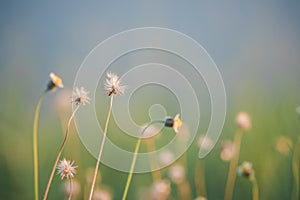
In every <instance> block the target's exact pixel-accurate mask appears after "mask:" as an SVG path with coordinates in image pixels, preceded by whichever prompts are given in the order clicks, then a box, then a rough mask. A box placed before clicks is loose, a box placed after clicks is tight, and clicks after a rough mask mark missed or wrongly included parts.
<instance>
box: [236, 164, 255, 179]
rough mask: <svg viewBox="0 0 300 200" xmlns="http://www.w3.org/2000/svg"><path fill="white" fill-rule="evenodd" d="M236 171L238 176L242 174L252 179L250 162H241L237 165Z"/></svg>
mask: <svg viewBox="0 0 300 200" xmlns="http://www.w3.org/2000/svg"><path fill="white" fill-rule="evenodd" d="M237 173H238V175H240V176H244V177H246V178H249V179H252V178H253V177H254V170H253V168H252V163H250V162H247V161H245V162H243V163H242V164H241V165H240V166H238V168H237Z"/></svg>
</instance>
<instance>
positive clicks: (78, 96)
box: [72, 87, 90, 106]
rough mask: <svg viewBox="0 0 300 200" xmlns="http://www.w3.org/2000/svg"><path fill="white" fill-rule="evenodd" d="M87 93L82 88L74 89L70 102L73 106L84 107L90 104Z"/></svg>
mask: <svg viewBox="0 0 300 200" xmlns="http://www.w3.org/2000/svg"><path fill="white" fill-rule="evenodd" d="M88 94H89V92H88V91H86V90H85V89H84V88H83V87H80V89H79V88H75V90H74V92H73V95H72V102H73V103H75V105H77V106H78V105H86V104H88V103H90V97H89V96H88Z"/></svg>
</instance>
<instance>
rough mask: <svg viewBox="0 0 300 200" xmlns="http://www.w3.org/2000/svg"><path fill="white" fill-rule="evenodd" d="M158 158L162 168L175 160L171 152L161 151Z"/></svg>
mask: <svg viewBox="0 0 300 200" xmlns="http://www.w3.org/2000/svg"><path fill="white" fill-rule="evenodd" d="M158 158H159V162H160V164H161V165H164V166H167V165H170V164H171V163H172V162H173V161H174V160H175V156H174V154H173V152H171V151H169V150H164V151H162V152H161V153H160V154H159V156H158Z"/></svg>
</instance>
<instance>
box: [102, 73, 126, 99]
mask: <svg viewBox="0 0 300 200" xmlns="http://www.w3.org/2000/svg"><path fill="white" fill-rule="evenodd" d="M104 90H105V92H106V95H107V96H114V95H122V94H123V93H124V90H125V86H122V85H120V79H119V76H117V75H116V74H113V73H111V72H109V73H107V78H106V80H105V83H104Z"/></svg>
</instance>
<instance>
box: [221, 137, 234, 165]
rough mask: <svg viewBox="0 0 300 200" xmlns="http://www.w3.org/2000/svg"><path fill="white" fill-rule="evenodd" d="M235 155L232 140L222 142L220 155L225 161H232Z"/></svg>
mask: <svg viewBox="0 0 300 200" xmlns="http://www.w3.org/2000/svg"><path fill="white" fill-rule="evenodd" d="M234 155H235V147H234V145H233V144H232V142H230V141H225V142H224V143H223V144H222V150H221V153H220V157H221V159H222V160H223V161H230V160H231V159H232V158H233V156H234Z"/></svg>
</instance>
